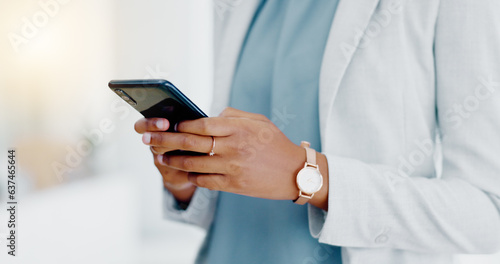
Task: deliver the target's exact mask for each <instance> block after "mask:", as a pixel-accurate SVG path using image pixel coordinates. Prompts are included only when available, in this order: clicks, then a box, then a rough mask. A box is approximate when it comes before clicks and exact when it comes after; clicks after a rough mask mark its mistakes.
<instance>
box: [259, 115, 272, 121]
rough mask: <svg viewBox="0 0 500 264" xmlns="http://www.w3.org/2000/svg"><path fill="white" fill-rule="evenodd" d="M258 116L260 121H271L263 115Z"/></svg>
mask: <svg viewBox="0 0 500 264" xmlns="http://www.w3.org/2000/svg"><path fill="white" fill-rule="evenodd" d="M256 116H257V119H260V120H266V121H267V120H269V118H267V116H265V115H263V114H256Z"/></svg>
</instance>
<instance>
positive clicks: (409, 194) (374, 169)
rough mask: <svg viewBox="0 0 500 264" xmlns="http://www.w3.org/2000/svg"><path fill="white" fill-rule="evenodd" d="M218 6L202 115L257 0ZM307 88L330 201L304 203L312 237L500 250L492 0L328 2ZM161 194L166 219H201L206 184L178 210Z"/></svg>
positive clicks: (347, 245)
mask: <svg viewBox="0 0 500 264" xmlns="http://www.w3.org/2000/svg"><path fill="white" fill-rule="evenodd" d="M225 2H226V3H225V5H226V6H225V7H226V9H225V10H223V11H225V12H218V13H217V15H216V17H215V19H216V26H215V29H216V41H215V47H216V50H215V58H216V65H215V94H214V95H215V96H214V108H213V110H214V111H213V113H214V114H217V113H219V112H220V111H222V109H223V108H224V107H226V106H227V104H228V99H229V91H230V87H231V82H232V77H233V73H234V69H235V65H236V63H237V59H238V55H239V53H240V49H241V45H242V43H243V39H244V37H245V34H246V32H247V29H248V26H249V23H250V21H251V19H252V17H253V15H254V12H255V10H256V7H257V5H258V2H259V1H258V0H235V1H234V2H228V1H227V0H226V1H225ZM219 11H220V10H219ZM319 88H320V93H319V113H320V129H321V142H322V151H323V153H324V154H325V155H326V156H327V158H328V166H329V177H330V183H329V184H330V185H329V208H328V212H323V211H321V210H319V209H317V208H315V207H313V206H309V224H310V230H311V235H313V236H315V237H318V238H319V241H320V242H321V243H326V244H331V245H337V246H341V247H342V259H343V263H344V264H366V263H383V264H390V263H394V264H401V263H408V264H412V263H415V264H417V263H419V264H420V263H426V264H431V263H451V261H452V260H451V259H452V254H454V253H493V252H496V251H498V250H500V92H499V90H500V1H499V0H475V1H472V0H341V1H340V4H339V6H338V9H337V13H336V15H335V18H334V21H333V24H332V26H331V30H330V34H329V38H328V42H327V46H326V50H325V54H324V58H323V63H322V68H321V77H320V87H319ZM436 134H438V137H437V139H438V140H436ZM439 141H440V142H441V143H439ZM436 157H437V158H436ZM436 160H437V162H436ZM165 197H166V200H165V201H166V217H167V218H170V219H176V220H179V221H184V222H188V223H193V224H196V225H199V226H202V227H205V228H206V227H209V226H210V224H211V222H212V219H213V214H214V210H215V209H216V208H215V201H216V198H217V192H212V191H208V190H206V189H201V188H199V190H197V191H196V193H195V195H194V197H193V200H192V202H191V205H190V206H189V208H188V209H187V210H186V211H178V210H175V209H174V207H173V204H174V203H173V199H172V196H170V195H169V194H168V193H167V195H166V196H165ZM317 253H318V254H316V253H315V254H313V255H311V257H312V258H313V259H314V258H315V257H321V254H323V253H324V252H317ZM300 263H302V262H300ZM312 263H313V262H312Z"/></svg>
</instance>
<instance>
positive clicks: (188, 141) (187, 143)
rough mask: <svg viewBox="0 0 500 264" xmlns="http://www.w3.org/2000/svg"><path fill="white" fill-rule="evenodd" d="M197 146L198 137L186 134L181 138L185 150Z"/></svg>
mask: <svg viewBox="0 0 500 264" xmlns="http://www.w3.org/2000/svg"><path fill="white" fill-rule="evenodd" d="M195 146H196V139H195V138H194V137H192V136H185V137H183V138H182V140H181V147H182V149H184V150H191V149H193V148H194V147H195Z"/></svg>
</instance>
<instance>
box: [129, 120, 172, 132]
mask: <svg viewBox="0 0 500 264" xmlns="http://www.w3.org/2000/svg"><path fill="white" fill-rule="evenodd" d="M169 126H170V123H169V122H168V120H167V119H165V118H141V119H139V120H137V122H135V124H134V129H135V131H136V132H137V133H139V134H142V133H144V132H146V131H166V130H167V129H168V127H169Z"/></svg>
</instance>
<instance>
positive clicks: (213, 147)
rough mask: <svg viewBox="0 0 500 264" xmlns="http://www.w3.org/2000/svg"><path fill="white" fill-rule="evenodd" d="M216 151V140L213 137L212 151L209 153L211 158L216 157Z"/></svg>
mask: <svg viewBox="0 0 500 264" xmlns="http://www.w3.org/2000/svg"><path fill="white" fill-rule="evenodd" d="M214 149H215V138H214V137H212V150H210V153H208V155H210V157H212V156H213V155H215V152H214Z"/></svg>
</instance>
